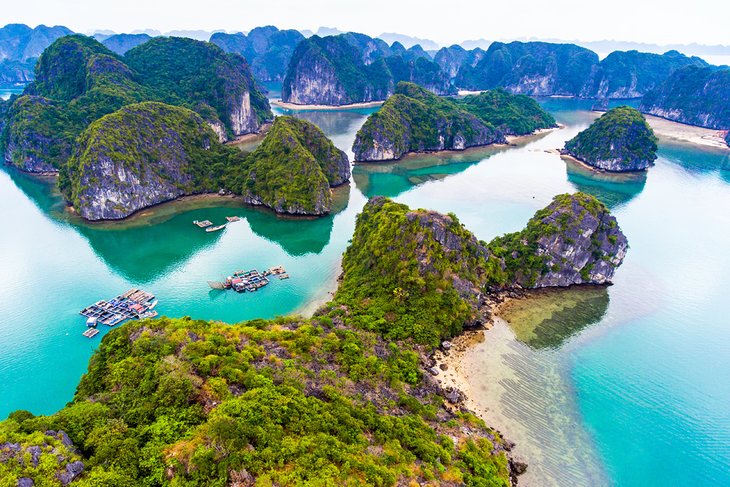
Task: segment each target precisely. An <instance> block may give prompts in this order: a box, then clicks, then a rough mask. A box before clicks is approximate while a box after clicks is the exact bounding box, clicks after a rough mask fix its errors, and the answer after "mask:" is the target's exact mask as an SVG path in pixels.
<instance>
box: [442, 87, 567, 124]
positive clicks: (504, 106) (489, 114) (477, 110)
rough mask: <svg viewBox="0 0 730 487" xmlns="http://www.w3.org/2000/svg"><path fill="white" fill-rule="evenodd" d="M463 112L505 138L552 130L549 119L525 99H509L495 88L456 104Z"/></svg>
mask: <svg viewBox="0 0 730 487" xmlns="http://www.w3.org/2000/svg"><path fill="white" fill-rule="evenodd" d="M456 101H457V102H458V103H459V104H460V105H461V106H462V108H464V109H465V110H467V111H469V112H471V113H473V114H474V115H476V116H477V117H479V118H481V119H482V120H484V121H485V122H488V123H490V124H492V125H494V126H495V127H497V128H498V129H499V130H501V131H502V132H503V133H505V134H507V135H527V134H531V133H533V132H535V131H536V130H540V129H545V128H551V127H555V126H557V125H556V122H555V119H554V118H553V116H552V115H550V114H549V113H548V112H546V111H545V110H543V109H542V108H541V107H540V105H538V104H537V102H536V101H535V100H534V99H532V98H530V97H529V96H526V95H511V94H509V93H507V92H506V91H505V90H503V89H501V88H498V89H496V90H490V91H485V92H482V93H480V94H478V95H469V96H466V97H464V98H462V99H460V100H456Z"/></svg>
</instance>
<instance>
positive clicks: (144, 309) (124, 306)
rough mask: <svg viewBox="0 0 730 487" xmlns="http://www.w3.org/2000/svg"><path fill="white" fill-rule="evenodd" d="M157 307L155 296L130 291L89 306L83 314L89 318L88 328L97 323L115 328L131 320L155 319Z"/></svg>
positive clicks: (139, 291) (138, 291) (144, 292)
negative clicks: (155, 308)
mask: <svg viewBox="0 0 730 487" xmlns="http://www.w3.org/2000/svg"><path fill="white" fill-rule="evenodd" d="M156 305H157V300H156V299H155V296H154V295H152V294H150V293H148V292H146V291H142V290H141V289H130V290H129V291H127V292H126V293H124V294H120V295H119V296H117V297H116V298H114V299H110V300H109V301H104V300H102V301H97V302H96V303H94V304H92V305H91V306H87V307H86V308H84V309H82V310H81V314H82V315H83V316H86V318H88V319H87V320H86V323H87V326H95V324H96V323H101V324H104V325H107V326H115V325H118V324H119V323H122V322H124V321H127V320H130V319H136V320H138V319H141V318H154V317H155V316H157V311H154V310H153V308H154V307H155V306H156ZM92 323H93V325H91V324H92ZM89 329H94V328H89ZM87 331H88V330H87ZM94 335H95V334H94ZM92 336H93V335H92ZM89 338H91V337H89Z"/></svg>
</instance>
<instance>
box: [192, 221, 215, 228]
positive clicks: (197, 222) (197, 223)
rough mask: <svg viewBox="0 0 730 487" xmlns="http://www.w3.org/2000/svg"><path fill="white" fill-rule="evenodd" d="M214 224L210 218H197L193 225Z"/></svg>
mask: <svg viewBox="0 0 730 487" xmlns="http://www.w3.org/2000/svg"><path fill="white" fill-rule="evenodd" d="M212 224H213V222H212V221H210V220H195V221H193V225H197V226H199V227H200V228H207V227H209V226H211V225H212Z"/></svg>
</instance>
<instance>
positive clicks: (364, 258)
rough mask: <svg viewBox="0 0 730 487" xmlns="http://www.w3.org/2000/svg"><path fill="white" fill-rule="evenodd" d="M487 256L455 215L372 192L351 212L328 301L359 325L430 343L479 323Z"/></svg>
mask: <svg viewBox="0 0 730 487" xmlns="http://www.w3.org/2000/svg"><path fill="white" fill-rule="evenodd" d="M444 242H448V244H447V246H444V245H443V244H444ZM486 258H487V254H486V251H485V249H484V248H483V247H482V246H481V245H480V243H479V242H478V241H477V240H476V238H474V236H473V235H472V234H471V232H469V231H468V230H466V229H465V228H464V227H463V225H462V224H461V223H459V220H458V219H457V218H456V216H455V215H448V216H444V215H439V214H437V213H431V212H427V211H425V210H416V211H411V210H410V209H409V208H408V207H407V206H406V205H402V204H399V203H395V202H392V201H390V200H388V199H385V198H382V197H377V198H374V199H372V200H371V201H370V203H368V205H366V207H365V209H364V210H363V212H362V213H361V214H360V215H358V217H357V226H356V227H355V234H354V236H353V238H352V244H351V245H350V247H349V248H348V249H347V251H346V252H345V256H344V258H343V260H342V270H343V274H342V281H341V283H340V287H339V289H338V291H337V294H336V296H335V302H336V303H338V304H342V305H346V306H347V307H348V309H349V310H350V314H349V318H350V320H351V321H352V323H354V324H355V325H357V326H358V327H360V328H365V329H368V330H374V331H377V332H378V333H380V334H382V335H383V336H385V337H387V338H388V339H392V340H401V339H406V338H412V339H414V340H415V341H417V342H418V343H423V344H428V345H431V346H435V345H437V344H438V343H440V340H442V339H444V338H449V337H452V336H455V335H457V334H458V333H460V332H461V330H462V327H463V325H464V324H465V323H470V322H474V321H477V320H479V316H478V313H476V312H475V310H474V308H475V305H476V300H477V299H478V298H477V296H478V294H479V292H480V289H479V288H480V283H481V281H482V280H484V278H485V275H486V273H487V262H486ZM455 280H458V282H459V283H460V286H459V288H460V289H459V290H458V291H457V288H456V286H455V284H454V281H455Z"/></svg>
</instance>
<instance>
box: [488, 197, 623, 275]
mask: <svg viewBox="0 0 730 487" xmlns="http://www.w3.org/2000/svg"><path fill="white" fill-rule="evenodd" d="M487 247H488V249H489V251H490V252H491V255H492V256H493V257H494V258H497V259H498V260H499V262H500V266H499V268H498V267H497V266H495V267H493V269H494V271H493V273H492V274H491V275H490V276H489V277H488V280H487V284H488V285H492V286H496V287H498V288H499V287H513V286H514V285H519V286H521V287H523V288H543V287H555V286H571V285H574V284H606V283H610V282H611V279H612V278H613V275H614V273H615V272H616V268H618V266H620V265H621V263H622V262H623V259H624V257H625V256H626V251H627V250H628V241H627V239H626V236H625V235H624V234H623V232H621V229H620V228H619V226H618V223H617V222H616V218H614V217H613V216H612V215H611V214H610V212H609V210H608V208H607V207H606V206H605V205H604V204H603V203H601V202H600V201H598V200H597V199H596V198H594V197H593V196H590V195H587V194H585V193H576V194H573V195H569V194H563V195H559V196H556V197H555V198H554V199H553V202H552V203H551V204H550V205H548V206H547V207H546V208H544V209H542V210H540V211H538V212H537V213H536V214H535V216H534V217H532V219H531V220H530V221H529V222H528V223H527V226H526V227H525V229H524V230H522V231H520V232H516V233H512V234H508V235H505V236H503V237H498V238H496V239H494V240H492V241H491V242H490V243H489V244H488V246H487Z"/></svg>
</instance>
